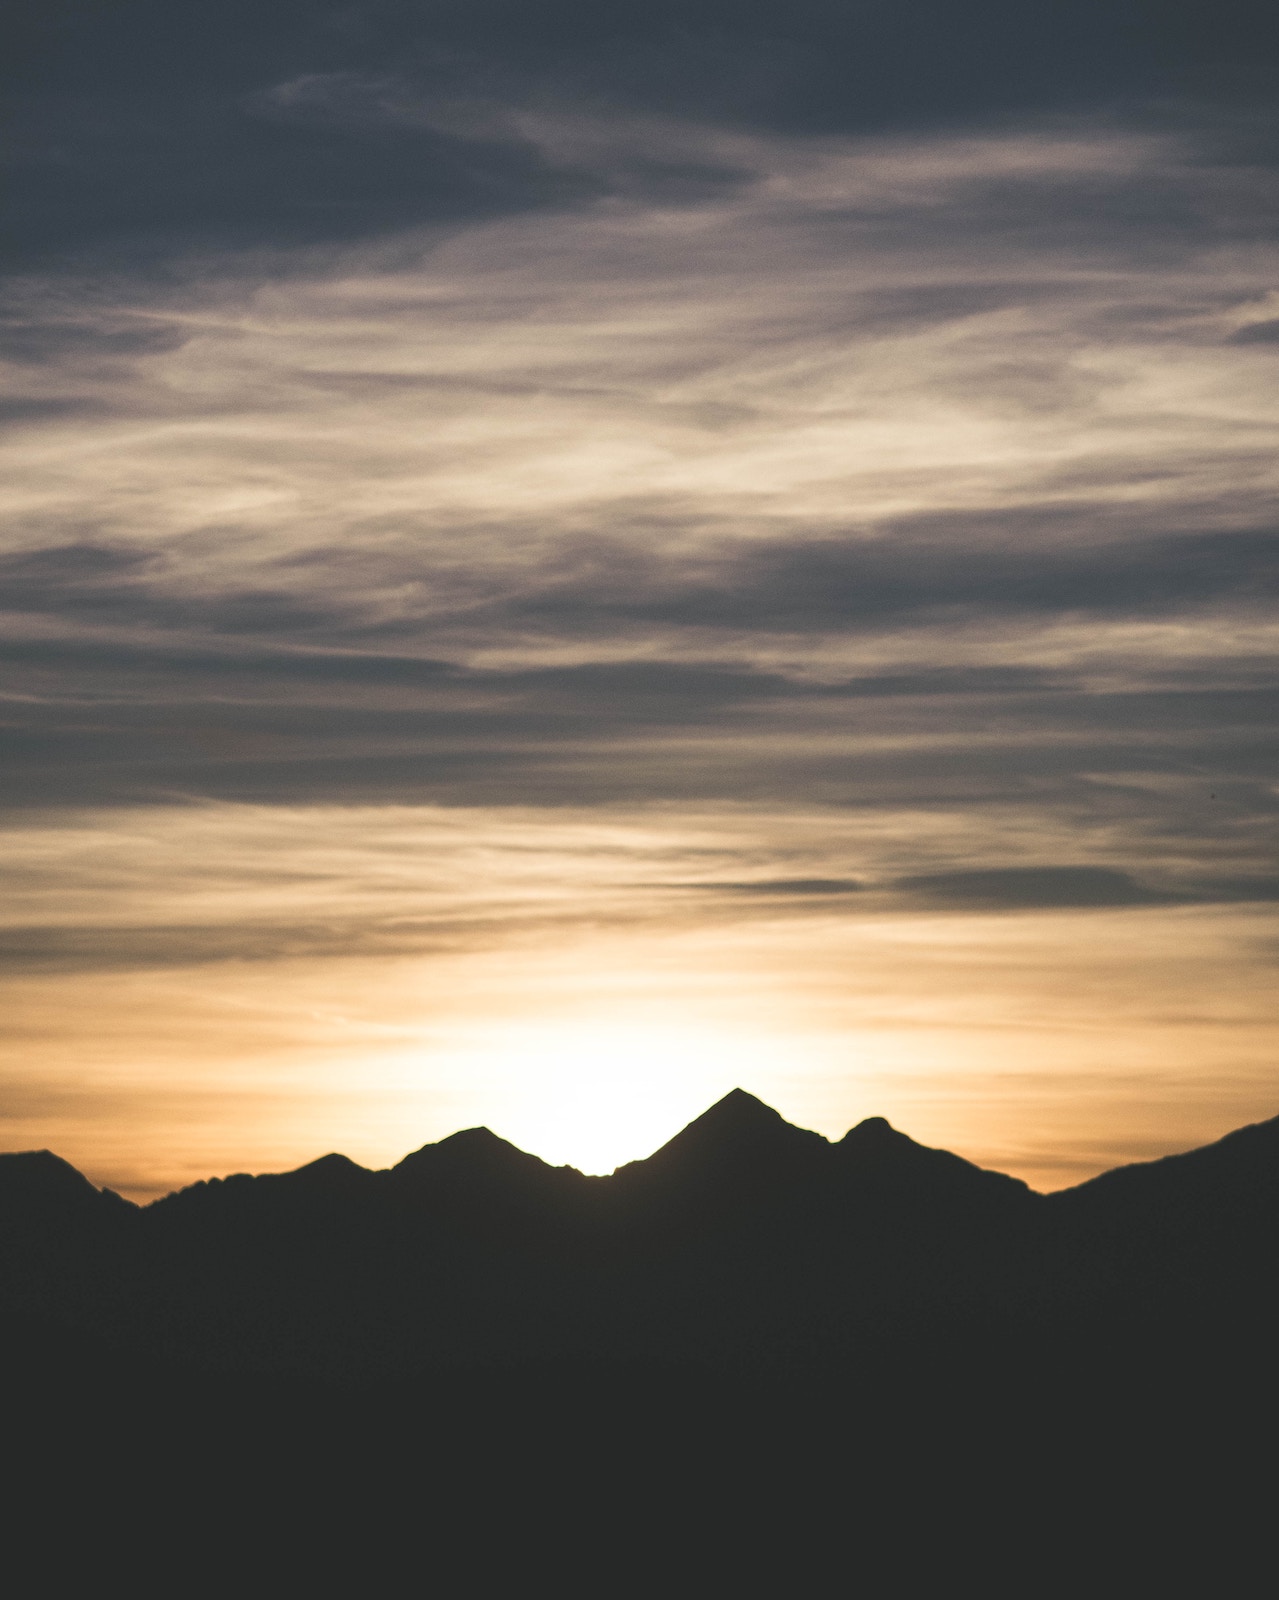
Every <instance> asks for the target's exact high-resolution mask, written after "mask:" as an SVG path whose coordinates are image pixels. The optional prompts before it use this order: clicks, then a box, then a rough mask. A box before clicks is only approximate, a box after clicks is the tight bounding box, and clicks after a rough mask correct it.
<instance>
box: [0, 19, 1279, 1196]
mask: <svg viewBox="0 0 1279 1600" xmlns="http://www.w3.org/2000/svg"><path fill="white" fill-rule="evenodd" d="M26 10H27V16H26V18H25V19H24V20H22V21H21V22H20V23H19V24H18V26H17V28H16V29H11V35H12V34H13V33H15V32H16V34H17V38H16V40H15V39H13V38H12V37H11V39H10V44H9V47H8V48H6V49H5V50H4V51H3V52H0V56H2V57H3V60H4V63H5V65H4V67H3V75H4V86H5V92H6V94H7V96H8V98H9V110H8V126H9V130H10V137H9V140H8V154H7V157H6V160H7V164H8V168H9V170H8V172H7V174H6V193H7V212H8V225H7V230H6V234H5V252H6V254H5V258H4V276H3V281H2V283H0V353H2V354H3V363H4V364H3V374H4V385H3V395H2V397H0V423H2V424H3V428H4V434H3V444H2V446H0V448H2V449H3V463H2V467H3V470H2V471H0V505H2V507H3V535H2V541H0V762H2V767H0V774H2V776H0V887H2V888H3V897H2V899H0V962H2V963H3V975H2V976H0V1053H2V1055H3V1060H4V1068H3V1070H4V1075H5V1093H4V1097H3V1101H2V1102H0V1144H3V1145H4V1147H6V1148H26V1147H30V1146H33V1145H48V1146H50V1147H51V1148H54V1149H55V1150H57V1151H58V1152H59V1153H60V1154H63V1155H65V1156H67V1157H68V1158H69V1159H72V1160H75V1161H76V1162H77V1164H79V1165H81V1166H83V1167H84V1168H85V1169H86V1170H88V1171H89V1173H90V1175H91V1176H93V1177H95V1178H96V1179H97V1180H98V1181H101V1182H111V1183H113V1184H115V1185H117V1186H119V1187H122V1188H124V1189H126V1190H128V1191H129V1192H131V1193H135V1194H140V1195H141V1194H147V1193H151V1192H154V1191H156V1190H162V1189H164V1188H167V1187H170V1186H171V1185H173V1184H175V1183H177V1182H181V1181H186V1180H187V1179H188V1178H191V1177H196V1176H203V1175H205V1174H206V1173H208V1172H210V1171H227V1170H233V1169H235V1168H237V1167H248V1168H251V1169H254V1170H258V1169H261V1168H263V1167H272V1166H281V1165H288V1164H295V1163H296V1162H298V1161H301V1160H305V1159H308V1158H309V1157H311V1156H313V1155H316V1154H319V1153H321V1150H322V1149H325V1148H330V1147H338V1148H341V1149H344V1150H345V1151H346V1152H347V1153H348V1154H350V1155H352V1156H354V1157H357V1158H359V1159H363V1160H366V1161H369V1162H373V1163H375V1164H381V1163H382V1162H384V1161H386V1160H391V1159H396V1158H398V1156H399V1155H401V1154H402V1153H403V1152H404V1151H405V1150H407V1149H409V1148H412V1147H414V1146H415V1145H418V1144H421V1143H422V1142H423V1141H424V1140H425V1139H427V1138H435V1137H439V1136H441V1135H443V1134H445V1133H448V1132H451V1131H452V1130H453V1129H454V1128H456V1127H459V1126H463V1125H466V1124H468V1123H473V1122H481V1121H483V1122H487V1123H489V1124H490V1125H491V1126H493V1127H494V1128H495V1129H496V1131H498V1132H500V1133H503V1134H506V1135H507V1136H508V1137H511V1138H513V1139H515V1140H517V1142H521V1143H523V1144H525V1145H526V1146H527V1147H528V1148H531V1149H534V1150H536V1151H537V1152H538V1153H539V1154H543V1155H545V1156H546V1157H547V1158H548V1159H553V1160H560V1161H563V1160H568V1161H572V1162H574V1163H575V1164H580V1165H583V1166H585V1167H588V1168H590V1169H593V1170H599V1169H601V1168H608V1167H611V1166H612V1165H613V1164H614V1163H615V1162H618V1161H621V1160H625V1159H629V1158H630V1157H633V1156H636V1155H642V1154H645V1153H647V1150H648V1149H651V1148H652V1147H653V1145H655V1144H656V1143H658V1142H660V1141H661V1140H662V1139H663V1138H665V1137H666V1136H668V1135H669V1134H670V1133H673V1132H674V1131H675V1130H676V1128H677V1127H678V1126H679V1125H680V1124H681V1123H682V1122H683V1121H687V1120H688V1118H689V1117H691V1116H693V1115H695V1114H696V1113H697V1112H698V1111H700V1110H701V1109H702V1108H703V1107H704V1106H705V1105H706V1104H708V1103H709V1102H710V1101H711V1100H712V1099H714V1098H716V1097H717V1095H718V1094H720V1093H722V1092H723V1091H724V1090H726V1089H728V1088H731V1087H732V1086H733V1085H734V1084H737V1083H741V1084H742V1086H743V1087H746V1088H748V1089H750V1090H752V1091H753V1092H755V1093H757V1094H760V1095H761V1096H762V1097H763V1098H765V1099H767V1100H769V1101H770V1102H771V1103H773V1104H775V1105H777V1106H778V1108H779V1109H780V1110H782V1111H783V1113H784V1114H786V1115H787V1116H789V1117H791V1118H792V1119H793V1120H797V1121H801V1122H804V1123H805V1124H806V1125H808V1126H815V1127H819V1128H821V1129H822V1131H824V1132H827V1133H830V1134H838V1133H842V1131H843V1130H844V1128H845V1127H847V1126H848V1125H849V1124H850V1123H852V1122H854V1121H856V1120H858V1119H859V1118H860V1117H861V1116H864V1115H869V1114H873V1113H880V1114H886V1115H889V1116H891V1117H892V1118H893V1120H894V1121H896V1122H898V1123H900V1124H901V1125H903V1126H904V1127H905V1128H906V1129H907V1131H909V1132H911V1133H912V1134H914V1135H915V1136H916V1137H918V1138H921V1139H924V1140H926V1141H928V1142H933V1143H941V1144H948V1145H950V1146H951V1147H953V1148H958V1149H960V1150H961V1151H962V1152H963V1153H964V1154H967V1155H970V1156H972V1157H973V1158H975V1159H980V1160H982V1161H985V1162H988V1163H990V1164H993V1165H998V1166H1002V1167H1004V1168H1005V1169H1006V1170H1011V1171H1014V1172H1017V1173H1019V1174H1020V1175H1022V1176H1025V1177H1027V1178H1028V1179H1029V1180H1030V1181H1032V1182H1034V1183H1036V1184H1039V1185H1041V1186H1044V1187H1052V1186H1056V1185H1059V1184H1062V1183H1066V1182H1070V1181H1075V1180H1077V1179H1078V1178H1079V1177H1082V1176H1085V1175H1087V1174H1088V1173H1091V1172H1093V1171H1096V1170H1098V1169H1099V1168H1100V1167H1103V1166H1108V1165H1113V1164H1115V1163H1117V1162H1119V1161H1123V1160H1130V1159H1139V1158H1144V1157H1146V1156H1149V1155H1153V1154H1160V1153H1163V1152H1164V1151H1166V1150H1169V1149H1175V1148H1182V1147H1184V1146H1186V1145H1188V1144H1193V1143H1196V1142H1202V1141H1203V1140H1206V1139H1208V1138H1211V1137H1215V1136H1217V1135H1218V1134H1220V1133H1223V1132H1225V1131H1226V1130H1227V1129H1228V1128H1230V1127H1232V1126H1235V1125H1236V1124H1238V1123H1240V1122H1244V1121H1247V1120H1250V1119H1255V1118H1258V1117H1262V1116H1269V1115H1273V1114H1274V1113H1275V1111H1276V1110H1279V1061H1277V1059H1276V1055H1277V1053H1276V1039H1277V1037H1279V1026H1277V1024H1279V998H1277V997H1276V991H1277V990H1279V985H1276V984H1275V982H1274V967H1275V958H1276V955H1277V954H1279V848H1277V844H1279V840H1277V837H1276V810H1277V808H1279V701H1277V698H1276V671H1275V669H1276V644H1277V642H1279V613H1277V611H1276V595H1277V593H1279V522H1277V521H1276V489H1277V488H1279V451H1277V450H1276V440H1277V425H1279V231H1277V228H1276V224H1277V222H1279V123H1277V121H1276V99H1277V97H1276V89H1277V87H1279V83H1277V80H1279V21H1277V20H1276V15H1275V13H1274V11H1273V8H1272V7H1268V6H1266V7H1263V6H1261V5H1259V4H1248V3H1243V0H1236V3H1229V0H1227V3H1220V0H1218V3H1216V4H1213V5H1208V4H1195V3H1184V4H1177V3H1164V4H1160V5H1155V4H1153V3H1142V4H1137V3H1129V4H1123V3H1114V0H1108V3H1106V4H1102V3H1100V0H1097V3H1073V4H1065V3H1057V0H1047V3H1040V4H1038V5H1034V6H1027V5H1025V4H1022V3H1019V4H1016V5H1014V4H1012V3H1010V0H972V3H968V4H964V5H960V4H957V3H955V0H951V3H949V4H942V3H932V4H924V3H917V0H898V3H896V4H894V5H891V6H890V5H886V4H880V3H858V0H840V3H835V0H787V3H786V4H781V3H779V0H758V3H748V0H731V3H730V0H720V3H709V0H682V3H681V4H679V5H663V4H654V3H652V0H648V3H645V4H643V5H641V4H638V3H637V4H634V5H631V4H599V3H592V4H590V5H586V4H568V3H564V4H557V3H549V0H548V3H541V0H522V3H518V4H517V3H514V0H505V3H496V0H495V3H485V0H468V3H466V4H462V3H456V4H445V3H440V4H433V3H430V0H418V3H412V4H410V3H402V4H382V5H362V4H350V5H340V4H323V3H306V0H289V3H285V0H254V3H252V4H249V3H247V0H245V3H239V0H221V3H219V4H217V5H213V4H203V3H186V0H176V3H175V0H164V3H160V0H151V3H140V0H139V3H130V0H110V3H106V0H100V3H90V0H65V3H57V0H50V3H47V4H43V5H39V6H37V5H31V6H28V7H27V8H26Z"/></svg>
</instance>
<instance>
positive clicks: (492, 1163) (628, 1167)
mask: <svg viewBox="0 0 1279 1600" xmlns="http://www.w3.org/2000/svg"><path fill="white" fill-rule="evenodd" d="M1258 1129H1274V1130H1275V1133H1274V1137H1275V1140H1276V1142H1279V1116H1276V1117H1274V1118H1272V1119H1270V1120H1268V1121H1263V1122H1261V1123H1254V1124H1248V1125H1247V1126H1245V1127H1242V1128H1239V1129H1235V1130H1232V1132H1231V1133H1228V1134H1226V1135H1224V1136H1223V1137H1222V1138H1221V1139H1218V1140H1214V1141H1212V1142H1211V1143H1210V1144H1208V1145H1204V1146H1195V1147H1193V1148H1192V1149H1190V1150H1188V1151H1179V1152H1176V1153H1175V1154H1173V1155H1169V1156H1162V1157H1157V1158H1154V1159H1153V1160H1151V1161H1146V1162H1131V1163H1125V1164H1123V1165H1121V1166H1119V1167H1115V1168H1110V1169H1108V1170H1107V1171H1105V1172H1102V1173H1098V1174H1096V1175H1095V1176H1094V1177H1091V1178H1087V1179H1084V1180H1082V1181H1081V1182H1080V1183H1078V1184H1075V1185H1071V1186H1070V1187H1069V1188H1067V1189H1061V1190H1054V1191H1051V1193H1052V1194H1058V1195H1060V1194H1070V1193H1074V1192H1075V1191H1076V1190H1080V1189H1084V1188H1087V1187H1088V1186H1089V1185H1092V1184H1096V1183H1099V1182H1102V1181H1104V1180H1107V1179H1110V1178H1111V1177H1113V1176H1114V1175H1115V1174H1118V1173H1129V1172H1141V1171H1145V1170H1147V1169H1152V1168H1157V1167H1161V1166H1162V1165H1163V1164H1164V1163H1166V1162H1170V1161H1171V1162H1175V1161H1181V1160H1183V1159H1185V1158H1187V1157H1191V1156H1198V1155H1199V1154H1201V1153H1202V1152H1205V1151H1210V1150H1214V1149H1216V1148H1217V1147H1218V1146H1221V1145H1223V1144H1226V1143H1227V1142H1228V1141H1231V1140H1236V1139H1237V1138H1238V1137H1239V1136H1241V1135H1245V1134H1251V1133H1253V1132H1254V1130H1258ZM770 1135H771V1136H772V1138H771V1139H770V1137H769V1136H770ZM770 1143H771V1144H773V1147H774V1148H776V1147H777V1146H778V1145H781V1146H783V1147H785V1146H789V1147H790V1148H792V1149H798V1148H807V1149H808V1150H810V1151H815V1150H817V1149H818V1148H820V1147H823V1146H824V1147H826V1149H828V1150H830V1151H843V1152H846V1153H847V1154H850V1155H854V1156H856V1157H857V1158H858V1159H862V1160H867V1161H874V1162H876V1163H877V1164H879V1165H881V1166H882V1165H884V1164H885V1160H886V1158H887V1159H893V1158H896V1159H898V1160H901V1159H912V1158H913V1159H918V1158H919V1157H920V1156H924V1155H926V1156H927V1157H940V1158H942V1162H944V1164H945V1165H947V1166H950V1167H953V1169H954V1170H955V1171H958V1170H959V1169H960V1168H961V1167H962V1168H964V1169H967V1170H968V1171H970V1172H973V1173H984V1174H988V1175H989V1176H991V1177H993V1178H996V1179H1000V1180H1002V1181H1003V1182H1005V1183H1007V1184H1013V1185H1017V1186H1018V1187H1020V1188H1021V1189H1024V1190H1025V1191H1026V1192H1027V1193H1030V1194H1041V1193H1042V1191H1039V1190H1033V1189H1031V1188H1030V1186H1029V1185H1028V1184H1027V1183H1025V1182H1024V1180H1022V1179H1020V1178H1014V1177H1011V1176H1010V1175H1008V1174H1006V1173H1002V1172H998V1171H997V1170H996V1169H994V1168H990V1167H982V1166H980V1165H979V1164H978V1163H976V1162H972V1161H969V1160H968V1159H967V1158H966V1157H963V1156H959V1155H956V1154H954V1153H953V1152H951V1151H948V1150H943V1149H941V1148H940V1147H937V1146H932V1145H922V1144H920V1143H918V1142H917V1141H916V1140H914V1139H912V1138H911V1137H910V1135H909V1134H905V1133H902V1132H901V1131H900V1130H899V1129H897V1128H894V1127H893V1126H892V1124H891V1123H890V1122H889V1121H888V1120H887V1118H885V1117H881V1116H870V1117H866V1118H863V1119H862V1121H861V1122H858V1123H856V1124H854V1126H853V1127H851V1128H850V1129H849V1130H848V1131H847V1132H846V1133H845V1134H844V1135H843V1136H842V1137H841V1138H840V1139H837V1140H829V1139H827V1138H826V1137H825V1136H824V1135H822V1134H819V1133H815V1132H813V1131H812V1130H810V1129H806V1128H800V1127H799V1126H798V1125H797V1124H795V1123H791V1122H788V1121H786V1119H785V1118H784V1117H782V1115H781V1113H780V1112H778V1111H776V1110H774V1109H773V1108H772V1107H771V1106H768V1105H767V1104H765V1102H763V1101H762V1100H759V1099H758V1098H757V1097H756V1096H754V1095H752V1094H750V1093H749V1092H748V1091H746V1090H744V1089H740V1088H738V1089H732V1090H730V1091H729V1093H728V1094H726V1095H724V1096H723V1097H722V1098H721V1099H720V1100H718V1101H716V1102H715V1103H714V1104H713V1105H711V1106H710V1107H708V1108H707V1110H706V1111H704V1112H702V1113H700V1114H699V1115H698V1116H697V1117H695V1118H694V1119H693V1120H692V1121H691V1122H690V1123H688V1124H687V1125H686V1126H685V1127H684V1128H682V1129H681V1130H680V1131H679V1132H678V1133H676V1134H675V1135H673V1136H672V1138H670V1139H669V1140H667V1141H666V1142H665V1143H664V1144H662V1145H660V1146H659V1147H658V1148H657V1149H656V1150H654V1151H653V1152H652V1153H651V1154H650V1155H647V1156H640V1157H637V1158H635V1159H634V1160H632V1161H627V1162H623V1163H622V1164H621V1165H619V1166H618V1167H616V1168H614V1170H613V1171H612V1172H609V1173H603V1174H588V1173H584V1172H582V1171H581V1169H580V1168H577V1167H574V1166H572V1165H571V1164H568V1163H563V1164H558V1165H557V1164H553V1163H551V1162H548V1161H545V1160H543V1158H542V1157H540V1156H538V1155H536V1154H534V1153H533V1152H531V1151H526V1150H524V1149H522V1148H521V1147H520V1146H518V1145H516V1144H514V1143H513V1142H512V1141H510V1140H508V1139H505V1138H503V1137H502V1136H501V1135H500V1134H496V1133H494V1132H493V1131H492V1130H491V1129H489V1128H487V1127H476V1128H463V1129H459V1130H458V1131H457V1132H455V1133H451V1134H447V1135H445V1136H444V1138H442V1139H439V1140H435V1141H433V1142H431V1143H428V1144H425V1145H422V1146H420V1147H419V1148H418V1149H416V1150H413V1151H410V1152H409V1153H408V1154H407V1155H405V1156H403V1157H401V1159H400V1160H399V1161H398V1162H395V1163H393V1164H392V1165H391V1166H389V1167H381V1168H378V1167H365V1166H363V1165H361V1164H360V1163H359V1162H356V1161H354V1160H352V1158H351V1157H349V1156H346V1155H344V1154H342V1153H341V1152H339V1151H330V1152H328V1153H327V1154H325V1155H323V1156H317V1157H315V1158H314V1159H312V1160H310V1161H307V1162H304V1163H303V1164H302V1165H301V1166H299V1167H293V1168H289V1169H287V1170H285V1171H283V1172H263V1173H243V1172H236V1173H231V1174H228V1175H226V1176H219V1177H213V1176H211V1177H209V1178H202V1179H197V1180H196V1181H195V1182H194V1183H192V1184H185V1185H183V1186H182V1187H181V1188H179V1189H174V1190H170V1191H168V1192H167V1193H166V1194H163V1195H157V1196H156V1197H155V1199H153V1200H150V1201H148V1202H146V1203H145V1205H143V1206H141V1207H140V1209H144V1210H145V1209H149V1208H150V1207H152V1206H156V1205H161V1204H163V1203H164V1202H166V1201H168V1200H171V1199H173V1198H174V1197H175V1196H176V1195H180V1194H184V1193H186V1192H188V1191H189V1190H191V1189H198V1188H200V1187H201V1186H202V1185H208V1184H210V1183H217V1184H226V1183H230V1182H239V1181H242V1180H244V1179H246V1178H248V1179H251V1180H256V1179H259V1178H301V1177H302V1176H303V1175H309V1176H310V1177H312V1178H314V1179H320V1178H322V1177H323V1178H324V1179H325V1180H331V1179H333V1178H334V1177H335V1176H336V1175H337V1173H338V1172H339V1170H341V1171H342V1172H343V1174H345V1175H351V1174H358V1173H367V1174H369V1175H370V1176H377V1175H381V1174H399V1175H400V1177H401V1179H410V1178H411V1179H416V1178H418V1177H419V1176H420V1175H422V1174H423V1173H424V1172H426V1171H427V1170H429V1169H431V1168H435V1169H437V1170H451V1171H453V1172H454V1173H460V1172H463V1171H465V1170H467V1168H468V1167H471V1168H472V1169H474V1170H477V1171H478V1170H488V1171H489V1172H491V1173H496V1172H499V1171H501V1170H502V1168H503V1166H505V1168H506V1170H507V1171H518V1170H522V1171H524V1172H533V1171H535V1170H540V1171H542V1172H546V1173H552V1172H555V1173H567V1174H575V1175H576V1176H577V1177H579V1178H582V1179H586V1180H588V1181H590V1182H591V1183H593V1184H600V1183H604V1184H607V1183H608V1182H610V1181H611V1180H613V1179H615V1178H617V1177H618V1176H619V1175H621V1174H624V1173H634V1172H635V1171H636V1170H637V1169H648V1170H650V1171H652V1170H656V1169H653V1168H649V1163H651V1162H658V1163H659V1165H660V1166H663V1167H668V1166H670V1165H671V1164H673V1162H674V1161H675V1160H677V1159H680V1158H683V1157H686V1156H687V1155H688V1154H689V1153H691V1152H697V1153H698V1154H701V1155H706V1154H708V1153H712V1152H713V1151H714V1147H715V1146H716V1145H718V1146H720V1147H721V1149H720V1153H721V1154H722V1149H723V1146H724V1145H731V1146H736V1147H737V1148H739V1149H740V1148H742V1147H743V1146H744V1147H746V1148H747V1149H749V1150H750V1151H751V1152H752V1153H764V1152H766V1151H767V1150H768V1148H769V1145H770ZM36 1157H46V1158H48V1160H49V1161H50V1162H57V1163H59V1164H60V1166H61V1167H63V1168H65V1169H66V1171H67V1172H69V1173H73V1174H75V1176H76V1177H77V1178H79V1179H81V1180H82V1182H83V1183H85V1184H88V1185H89V1186H90V1187H91V1188H93V1189H94V1190H95V1192H97V1193H103V1194H111V1195H115V1193H116V1192H115V1191H114V1190H112V1189H109V1188H107V1187H106V1186H99V1185H95V1184H93V1182H92V1180H91V1179H89V1178H87V1177H85V1175H84V1174H83V1173H81V1172H80V1171H79V1170H78V1169H77V1168H76V1167H74V1166H73V1165H72V1164H71V1163H70V1162H67V1161H65V1160H64V1158H62V1157H60V1156H56V1155H54V1154H53V1153H52V1152H50V1151H47V1150H44V1151H0V1184H3V1183H4V1182H5V1178H4V1176H3V1175H4V1174H5V1173H6V1171H7V1170H8V1165H7V1164H8V1163H12V1162H16V1161H18V1160H22V1161H28V1162H30V1161H34V1159H35V1158H36ZM939 1165H940V1164H939ZM2 1194H3V1190H2V1189H0V1195H2ZM116 1197H117V1198H121V1199H122V1198H123V1197H121V1196H116ZM1044 1198H1048V1195H1046V1194H1045V1195H1044ZM125 1203H126V1204H129V1205H135V1204H136V1202H132V1201H125Z"/></svg>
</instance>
